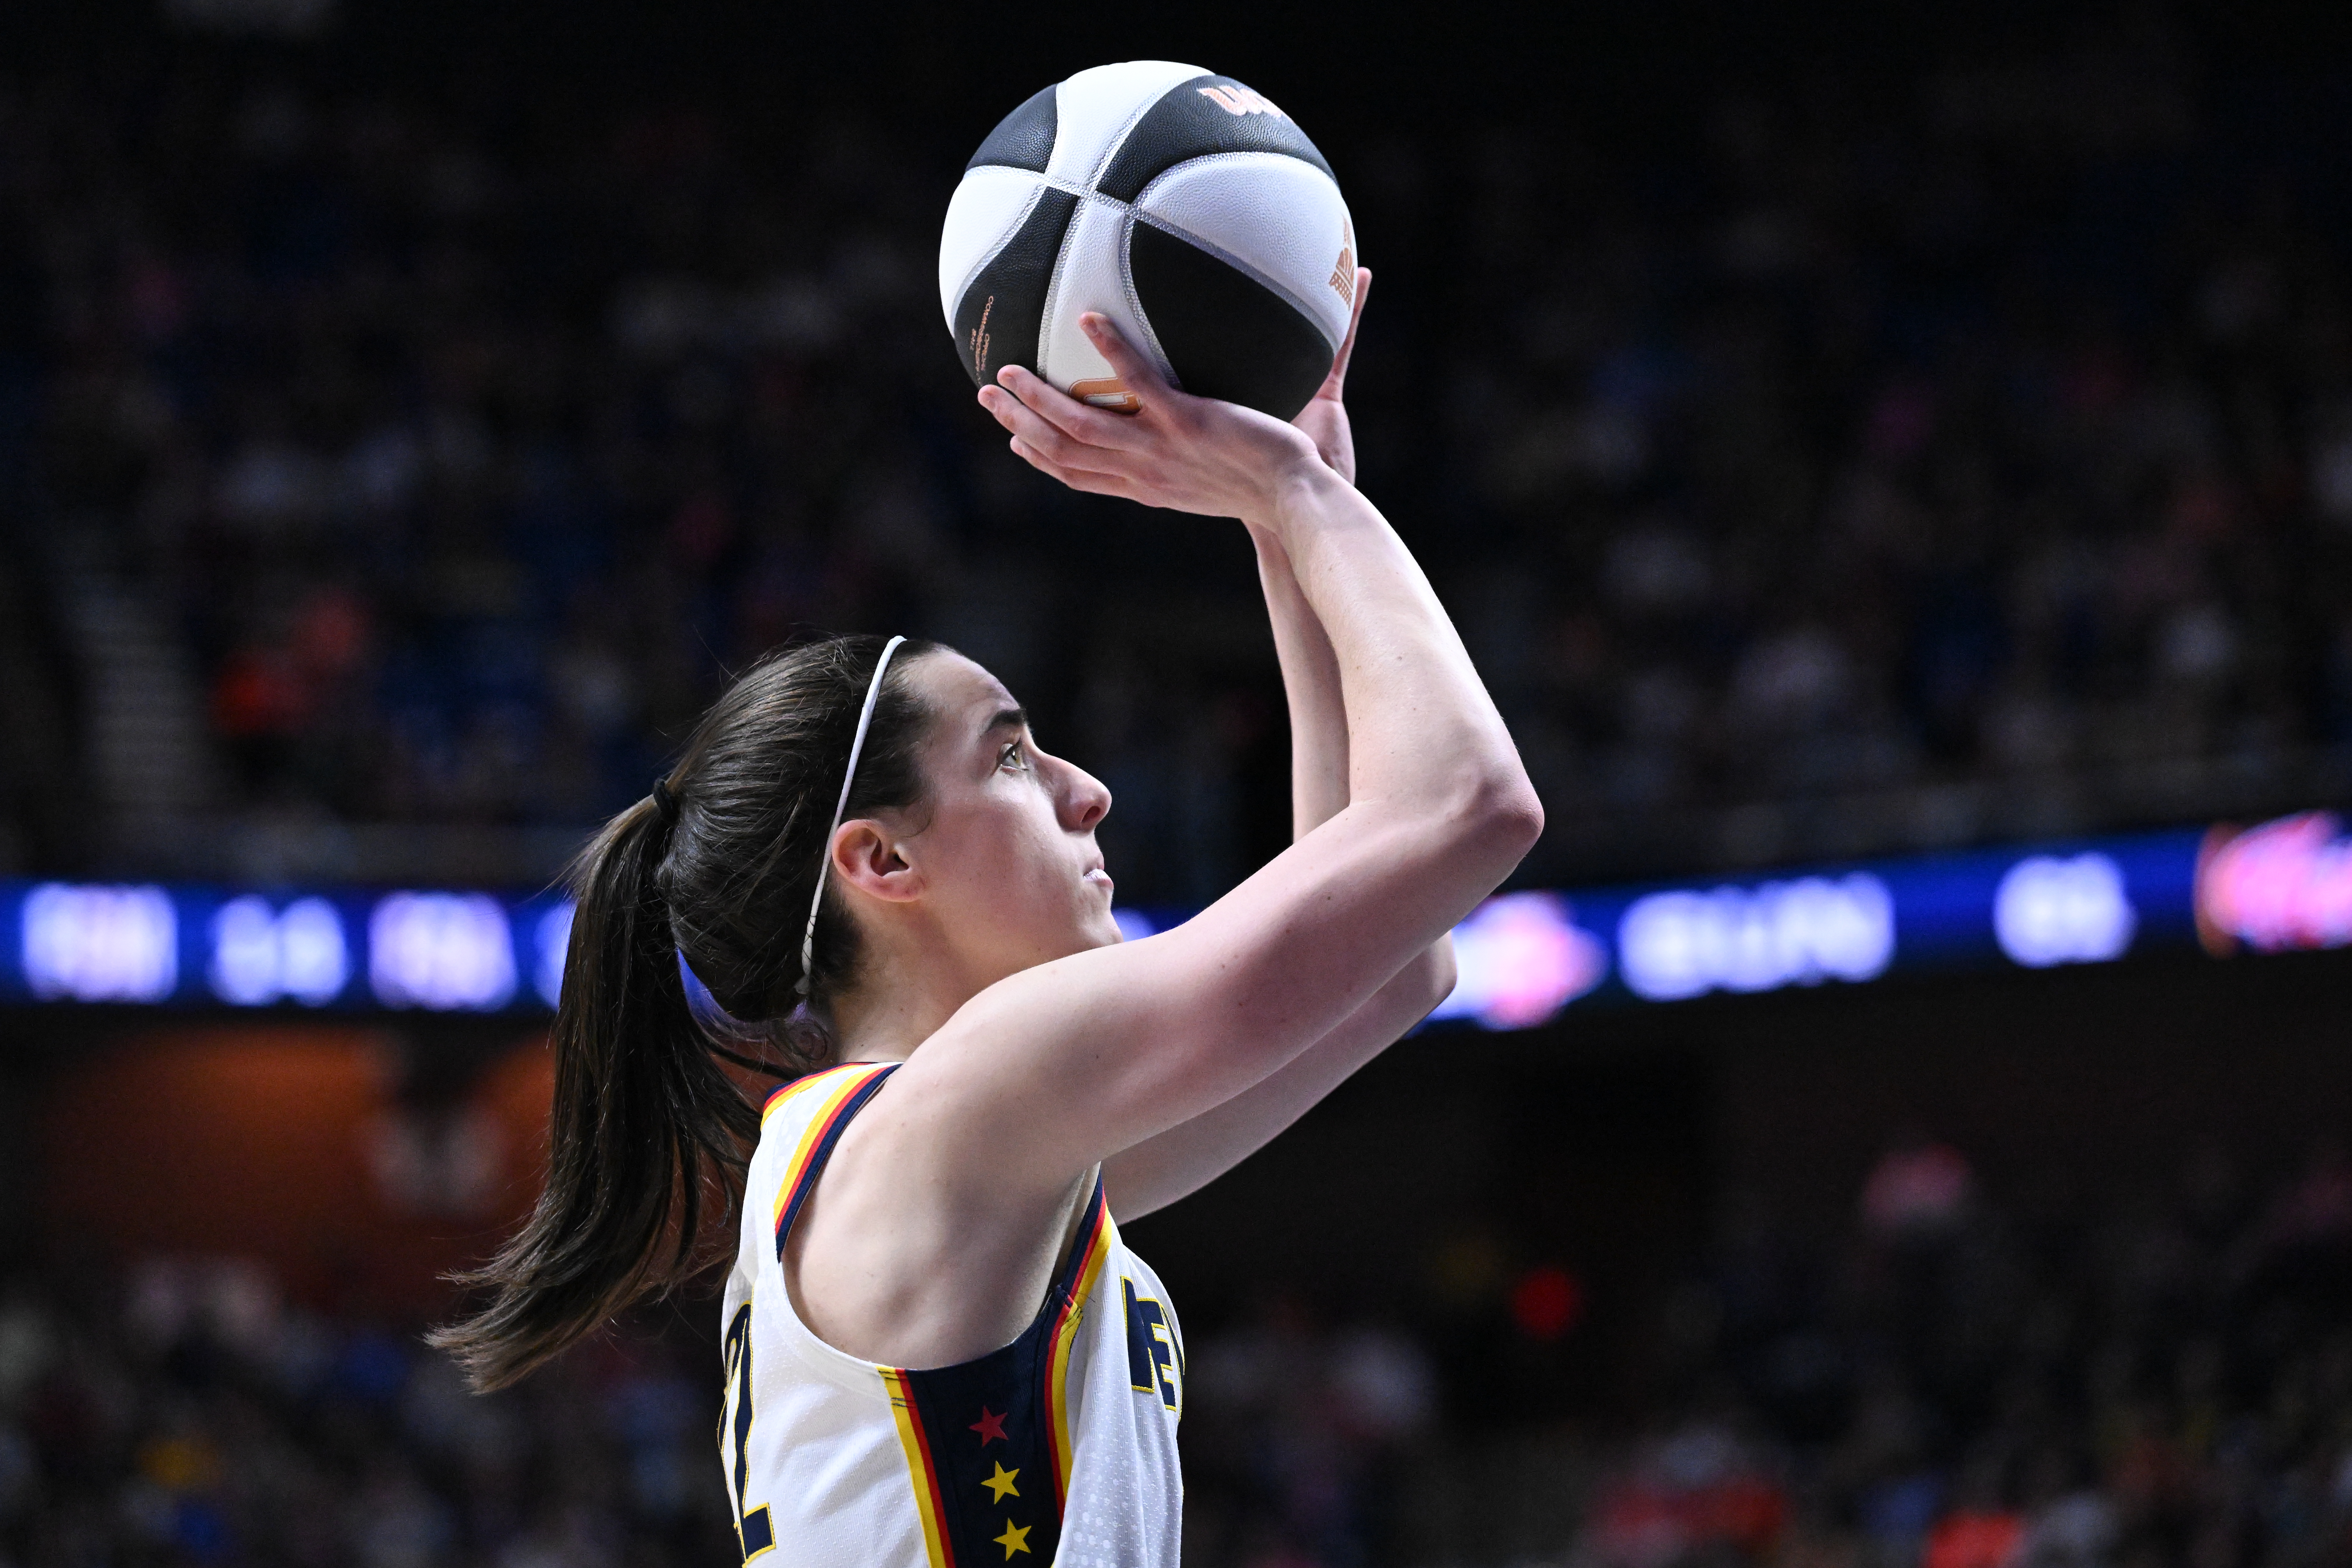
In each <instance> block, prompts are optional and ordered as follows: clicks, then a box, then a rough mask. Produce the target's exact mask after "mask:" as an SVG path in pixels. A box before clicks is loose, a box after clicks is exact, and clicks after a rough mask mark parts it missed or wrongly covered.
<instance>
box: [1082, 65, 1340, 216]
mask: <svg viewBox="0 0 2352 1568" xmlns="http://www.w3.org/2000/svg"><path fill="white" fill-rule="evenodd" d="M1214 153H1281V154H1283V155H1284V156H1285V157H1288V158H1297V159H1298V160H1299V161H1300V162H1302V163H1312V164H1314V165H1315V166H1316V167H1317V168H1318V169H1320V170H1322V171H1323V172H1324V173H1325V174H1330V173H1331V165H1330V164H1328V163H1325V162H1324V161H1323V154H1322V153H1318V152H1317V151H1316V150H1315V143H1314V142H1310V141H1308V140H1307V132H1304V131H1301V130H1300V129H1298V127H1297V124H1296V123H1295V122H1294V121H1292V120H1291V118H1290V116H1288V115H1286V114H1285V113H1283V112H1282V111H1281V110H1277V109H1276V108H1275V107H1274V106H1273V105H1272V104H1270V103H1267V102H1266V100H1265V99H1263V98H1261V97H1259V96H1258V95H1257V94H1256V93H1255V92H1252V91H1251V90H1250V89H1248V88H1246V87H1244V86H1243V85H1242V84H1241V83H1239V82H1237V81H1235V80H1234V79H1233V78H1231V77H1229V76H1196V77H1194V78H1192V79H1191V80H1190V81H1181V82H1179V83H1177V84H1176V85H1175V86H1174V87H1171V88H1170V89H1168V90H1167V91H1166V92H1163V93H1161V94H1160V100H1159V101H1158V102H1157V103H1154V104H1153V105H1152V106H1151V107H1150V109H1147V110H1144V111H1143V118H1142V119H1140V120H1139V121H1136V122H1135V129H1134V130H1132V131H1130V132H1128V133H1127V140H1126V141H1124V142H1120V143H1119V148H1118V153H1115V154H1113V156H1112V158H1111V161H1110V167H1109V168H1108V169H1106V170H1104V171H1103V177H1102V178H1101V179H1099V180H1097V181H1096V182H1095V188H1096V189H1097V190H1098V191H1100V192H1102V194H1103V195H1107V196H1115V197H1117V198H1118V200H1120V201H1123V202H1131V201H1133V200H1135V198H1136V197H1137V195H1139V194H1141V192H1142V190H1143V187H1144V186H1146V185H1148V184H1150V183H1151V182H1152V181H1154V180H1156V179H1158V178H1159V177H1160V175H1161V174H1165V173H1167V172H1168V171H1169V170H1171V169H1172V168H1174V167H1175V166H1176V165H1177V164H1179V163H1184V162H1186V161H1187V160H1189V159H1192V158H1206V157H1209V156H1211V155H1213V154H1214Z"/></svg>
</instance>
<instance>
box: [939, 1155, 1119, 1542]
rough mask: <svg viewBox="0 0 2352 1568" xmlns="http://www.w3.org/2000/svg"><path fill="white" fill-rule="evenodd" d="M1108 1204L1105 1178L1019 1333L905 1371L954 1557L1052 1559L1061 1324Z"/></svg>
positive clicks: (1056, 1538) (1057, 1526)
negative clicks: (963, 1358)
mask: <svg viewBox="0 0 2352 1568" xmlns="http://www.w3.org/2000/svg"><path fill="white" fill-rule="evenodd" d="M1103 1204H1104V1196H1103V1185H1102V1178H1101V1177H1100V1176H1097V1177H1096V1178H1095V1190H1094V1194H1093V1195H1092V1196H1091V1197H1090V1198H1089V1199H1088V1201H1087V1209H1086V1213H1085V1214H1084V1215H1081V1216H1080V1217H1079V1220H1078V1230H1077V1241H1076V1245H1074V1246H1073V1247H1071V1248H1070V1256H1069V1257H1068V1258H1066V1259H1065V1260H1064V1261H1063V1263H1062V1266H1061V1268H1058V1269H1057V1270H1055V1277H1054V1282H1053V1285H1052V1286H1051V1288H1050V1289H1047V1291H1046V1292H1045V1305H1044V1306H1043V1307H1042V1308H1040V1309H1039V1310H1038V1313H1037V1316H1036V1317H1035V1318H1034V1320H1033V1321H1031V1322H1030V1324H1029V1326H1028V1327H1027V1328H1026V1329H1024V1330H1023V1331H1021V1337H1020V1338H1018V1339H1016V1340H1014V1341H1013V1342H1012V1343H1011V1344H1009V1345H1006V1346H1005V1347H1004V1348H1003V1350H1000V1351H997V1352H994V1353H993V1354H990V1355H984V1356H982V1357H980V1358H979V1359H978V1360H977V1361H968V1362H964V1363H960V1364H958V1365H955V1366H945V1367H936V1368H932V1369H929V1370H924V1371H915V1370H902V1371H900V1372H899V1373H898V1382H899V1383H900V1384H901V1385H902V1386H903V1387H904V1389H905V1391H906V1395H907V1402H908V1409H909V1411H910V1413H911V1414H912V1415H913V1416H914V1418H915V1419H916V1420H917V1421H918V1422H919V1423H920V1424H921V1426H922V1428H923V1438H924V1443H925V1446H926V1447H928V1449H929V1454H930V1459H931V1465H932V1470H933V1474H934V1476H935V1478H936V1479H937V1482H938V1487H939V1499H940V1533H941V1535H942V1537H943V1543H944V1545H945V1546H946V1549H947V1557H948V1561H949V1562H950V1563H962V1564H970V1563H1003V1562H1005V1561H1007V1560H1009V1559H1010V1558H1011V1557H1013V1555H1014V1554H1015V1553H1016V1552H1023V1551H1024V1550H1025V1551H1026V1552H1029V1553H1032V1554H1034V1557H1035V1559H1036V1560H1037V1561H1038V1562H1040V1563H1051V1562H1052V1561H1053V1560H1054V1552H1055V1547H1056V1546H1057V1545H1058V1544H1059V1543H1060V1542H1061V1539H1062V1506H1063V1500H1062V1497H1061V1494H1060V1487H1059V1480H1058V1477H1057V1475H1056V1472H1055V1463H1054V1450H1053V1435H1052V1431H1051V1426H1050V1423H1051V1422H1052V1421H1053V1419H1054V1387H1053V1377H1054V1330H1055V1326H1056V1325H1057V1324H1058V1323H1059V1322H1060V1321H1061V1319H1062V1316H1063V1313H1064V1311H1065V1310H1066V1309H1067V1308H1068V1307H1069V1306H1070V1305H1071V1303H1072V1295H1073V1292H1074V1291H1075V1290H1076V1288H1077V1285H1078V1280H1079V1274H1080V1271H1081V1270H1082V1268H1084V1266H1085V1261H1086V1254H1087V1243H1088V1242H1089V1241H1090V1240H1091V1239H1092V1238H1093V1237H1094V1235H1095V1232H1096V1229H1097V1226H1100V1224H1101V1223H1102V1210H1103Z"/></svg>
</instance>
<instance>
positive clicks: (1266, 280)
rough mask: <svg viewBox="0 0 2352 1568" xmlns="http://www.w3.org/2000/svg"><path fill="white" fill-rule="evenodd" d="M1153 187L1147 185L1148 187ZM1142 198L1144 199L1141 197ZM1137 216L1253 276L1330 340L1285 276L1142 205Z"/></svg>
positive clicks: (1335, 349) (1334, 344)
mask: <svg viewBox="0 0 2352 1568" xmlns="http://www.w3.org/2000/svg"><path fill="white" fill-rule="evenodd" d="M1148 188H1149V187H1147V189H1148ZM1138 199H1139V200H1140V198H1138ZM1135 217H1136V221H1137V222H1139V223H1148V224H1150V226H1152V227H1154V228H1156V229H1158V230H1159V231H1160V233H1162V234H1165V235H1171V236H1173V237H1176V238H1178V239H1181V240H1182V241H1183V242H1184V243H1185V244H1187V245H1189V246H1192V247H1193V248H1194V249H1196V250H1203V251H1206V252H1208V254H1210V255H1211V256H1213V257H1215V258H1217V259H1218V260H1220V261H1222V262H1223V263H1224V264H1225V265H1226V266H1228V267H1230V268H1233V269H1234V271H1236V272H1238V273H1240V274H1241V275H1242V276H1243V277H1244V278H1246V279H1250V281H1252V282H1254V283H1255V284H1257V285H1258V286H1259V287H1260V288H1262V289H1265V290H1266V291H1267V292H1268V293H1270V294H1272V295H1273V296H1274V297H1275V298H1276V299H1277V300H1281V301H1282V302H1283V303H1285V304H1286V305H1288V306H1289V307H1290V308H1291V309H1292V310H1296V311H1297V312H1298V313H1299V314H1300V315H1302V316H1304V317H1306V318H1307V325H1308V326H1310V327H1313V328H1314V329H1315V335H1316V336H1317V337H1319V338H1322V339H1323V340H1324V341H1325V342H1330V334H1329V333H1328V332H1326V331H1324V330H1323V323H1322V321H1319V320H1318V319H1317V317H1316V314H1315V311H1314V310H1313V309H1312V308H1310V307H1309V306H1308V305H1307V302H1306V301H1305V300H1301V299H1300V298H1299V297H1298V296H1297V294H1296V293H1294V292H1293V291H1292V290H1291V289H1290V288H1289V287H1288V286H1287V285H1286V284H1285V283H1283V282H1282V280H1281V279H1277V278H1271V277H1268V276H1267V275H1266V274H1265V273H1264V272H1261V271H1259V270H1258V269H1257V268H1255V267H1253V266H1251V265H1250V264H1249V263H1248V262H1246V261H1244V260H1243V259H1242V258H1240V257H1238V256H1235V255H1234V253H1233V252H1232V251H1230V250H1227V249H1226V248H1225V247H1223V246H1221V245H1219V244H1217V243H1216V241H1214V240H1212V239H1203V238H1202V237H1201V236H1199V235H1197V234H1194V233H1193V232H1192V230H1191V229H1188V228H1185V227H1183V226H1181V225H1180V224H1174V223H1171V222H1170V221H1169V220H1168V219H1166V218H1164V217H1161V216H1160V215H1159V214H1157V213H1148V212H1145V211H1144V210H1143V208H1142V207H1141V206H1138V207H1137V208H1136V209H1135ZM1331 352H1332V353H1339V343H1337V342H1332V343H1331Z"/></svg>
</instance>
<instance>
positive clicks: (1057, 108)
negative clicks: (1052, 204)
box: [1045, 60, 1208, 185]
mask: <svg viewBox="0 0 2352 1568" xmlns="http://www.w3.org/2000/svg"><path fill="white" fill-rule="evenodd" d="M1207 74H1208V73H1207V72H1206V71H1204V70H1202V68H1200V67H1198V66H1181V65H1177V64H1175V63H1174V62H1172V61H1170V60H1125V61H1122V62H1120V63H1119V64H1118V65H1112V66H1096V67H1095V68H1092V69H1091V70H1082V71H1080V72H1078V74H1077V75H1076V76H1074V77H1071V78H1070V79H1068V80H1066V81H1065V82H1063V83H1062V85H1061V86H1060V88H1058V89H1056V90H1055V94H1054V113H1055V121H1056V122H1055V132H1054V156H1053V158H1052V160H1051V161H1050V162H1049V163H1046V165H1045V177H1046V178H1047V179H1049V180H1055V181H1058V182H1060V183H1061V184H1066V185H1089V184H1093V183H1094V179H1095V176H1096V175H1097V174H1101V173H1102V170H1103V166H1104V165H1105V164H1106V163H1108V162H1109V161H1110V155H1111V154H1112V153H1114V152H1116V151H1118V143H1119V142H1120V141H1121V140H1123V139H1124V138H1125V136H1126V135H1127V132H1128V130H1129V127H1131V126H1132V125H1133V124H1134V123H1135V121H1137V120H1139V119H1140V118H1141V117H1142V115H1143V113H1144V111H1145V110H1149V109H1150V107H1151V105H1152V104H1153V103H1154V102H1156V101H1157V100H1159V97H1160V94H1161V93H1163V92H1166V91H1167V90H1168V89H1170V88H1171V87H1174V86H1175V85H1176V84H1177V83H1178V82H1181V81H1190V80H1192V79H1193V78H1194V77H1197V76H1206V75H1207Z"/></svg>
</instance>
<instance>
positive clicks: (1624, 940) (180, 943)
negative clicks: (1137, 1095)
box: [0, 812, 2352, 1029]
mask: <svg viewBox="0 0 2352 1568" xmlns="http://www.w3.org/2000/svg"><path fill="white" fill-rule="evenodd" d="M1185 913H1186V911H1181V910H1150V909H1146V910H1120V911H1119V923H1120V925H1121V927H1122V929H1124V930H1125V931H1126V932H1127V934H1128V935H1129V937H1130V938H1140V937H1145V936H1149V935H1150V934H1151V933H1152V932H1153V931H1158V930H1161V929H1165V927H1167V926H1168V925H1171V924H1173V923H1175V922H1176V921H1180V920H1181V919H1182V918H1184V915H1185ZM571 930H572V905H571V903H570V901H569V900H567V899H565V898H564V897H562V895H561V894H556V893H546V892H542V893H537V894H531V895H527V896H514V895H507V894H500V893H497V892H489V891H484V890H481V889H446V888H445V889H425V888H414V889H354V888H270V889H264V888H219V887H207V886H188V885H184V884H175V885H170V886H166V885H162V884H156V883H130V882H108V883H96V882H21V881H20V882H0V1001H5V1002H7V1003H11V1004H16V1005H42V1004H75V1003H79V1004H104V1005H129V1006H178V1007H231V1008H265V1007H267V1008H280V1009H286V1010H290V1011H297V1012H299V1011H303V1010H341V1011H352V1010H371V1011H374V1010H389V1011H395V1012H400V1011H413V1012H425V1013H487V1014H501V1013H512V1014H518V1015H530V1014H537V1015H541V1016H544V1015H545V1014H546V1013H547V1012H548V1011H549V1010H550V1009H551V1008H552V1007H553V1006H554V1005H555V1000H556V997H557V994H558V993H559V991H560V989H561V987H562V977H563V957H564V951H565V945H566V943H567V942H568V941H569V939H570V935H571ZM2347 945H2352V838H2347V837H2346V836H2345V834H2344V829H2343V825H2342V824H2341V823H2340V822H2339V821H2338V820H2337V819H2336V817H2335V816H2332V815H2330V814H2328V813H2326V812H2305V813H2302V814H2299V815H2297V816H2287V817H2282V818H2279V819H2278V820H2276V821H2273V822H2268V823H2264V824H2262V825H2260V826H2255V827H2252V828H2247V829H2240V828H2236V827H2231V826H2215V827H2209V828H2191V829H2182V830H2178V831H2172V832H2163V833H2147V834H2135V835H2129V836H2117V837H2104V838H2096V839H2085V840H2082V841H2078V842H2072V843H2061V844H2042V845H2025V846H2016V847H2009V848H2001V849H1980V850H1970V851H1967V852H1965V853H1957V854H1948V855H1931V856H1915V857H1909V858H1901V859H1887V860H1874V861H1867V862H1859V863H1853V864H1847V865H1838V866H1823V867H1815V868H1803V869H1798V870H1790V871H1780V872H1774V873H1771V874H1769V875H1761V876H1741V877H1726V878H1707V879H1691V880H1685V881H1676V882H1670V883H1658V884H1655V885H1651V886H1643V887H1626V888H1601V889H1588V890H1584V891H1570V892H1557V893H1556V892H1517V893H1507V894H1503V895H1501V896H1499V897H1496V898H1494V899H1490V900H1487V901H1486V904H1484V905H1483V906H1481V907H1480V908H1479V910H1477V911H1476V912H1475V913H1474V914H1473V915H1472V916H1471V917H1470V918H1469V919H1468V920H1467V921H1464V922H1463V923H1462V924H1461V926H1459V927H1458V928H1456V930H1455V932H1454V946H1455V953H1456V958H1457V963H1458V965H1459V968H1460V971H1461V982H1460V984H1458V985H1457V987H1456V988H1455V990H1454V994H1453V996H1451V997H1450V998H1449V999H1448V1000H1447V1001H1446V1002H1445V1003H1444V1005H1442V1006H1441V1007H1440V1008H1439V1009H1438V1012H1437V1015H1436V1016H1437V1017H1439V1018H1440V1019H1462V1020H1465V1021H1468V1022H1471V1023H1474V1024H1476V1025H1480V1026H1485V1027H1487V1028H1496V1029H1510V1028H1526V1027H1529V1026H1534V1025H1537V1024H1541V1023H1544V1022H1547V1021H1549V1019H1551V1018H1552V1017H1554V1016H1558V1015H1559V1012H1560V1011H1561V1010H1562V1009H1563V1008H1566V1007H1568V1006H1570V1005H1575V1004H1578V1003H1580V1002H1588V1001H1589V1002H1591V1003H1601V1002H1607V1001H1618V1002H1625V1003H1636V1004H1656V1003H1670V1002H1678V1001H1683V1000H1686V999H1689V998H1692V997H1697V996H1704V995H1709V994H1752V993H1757V992H1764V991H1774V990H1780V989H1782V988H1785V987H1789V986H1809V985H1824V984H1828V985H1853V984H1868V983H1870V982H1872V981H1874V980H1877V979H1880V978H1881V977H1883V976H1886V975H1890V974H1901V973H1932V972H1937V971H1944V972H1954V971H1967V970H1999V969H2003V968H2030V969H2040V968H2049V967H2053V966H2056V965H2061V964H2074V963H2108V962H2112V961H2114V960H2116V959H2119V958H2122V957H2124V956H2126V954H2132V953H2143V952H2180V953H2196V952H2200V951H2201V952H2210V953H2215V954H2221V953H2227V952H2232V951H2236V950H2238V949H2246V950H2249V951H2252V952H2278V951H2284V950H2288V949H2308V948H2326V947H2342V946H2347Z"/></svg>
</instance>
